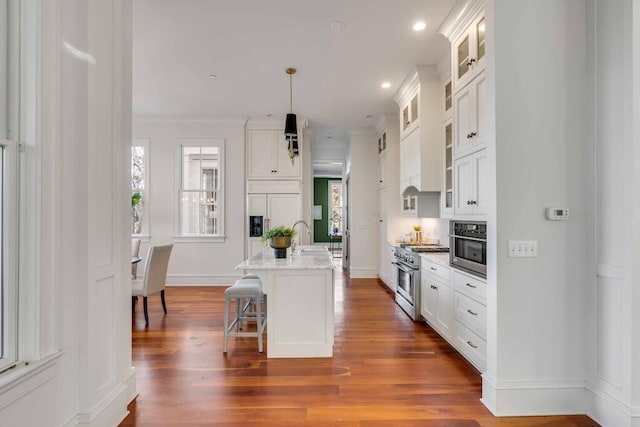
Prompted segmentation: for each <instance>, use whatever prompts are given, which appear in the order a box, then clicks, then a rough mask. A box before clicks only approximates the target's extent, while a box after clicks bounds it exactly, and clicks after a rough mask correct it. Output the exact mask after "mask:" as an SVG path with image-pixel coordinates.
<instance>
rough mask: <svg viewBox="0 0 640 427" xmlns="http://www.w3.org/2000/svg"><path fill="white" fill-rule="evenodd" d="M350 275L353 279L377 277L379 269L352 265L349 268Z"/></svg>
mask: <svg viewBox="0 0 640 427" xmlns="http://www.w3.org/2000/svg"><path fill="white" fill-rule="evenodd" d="M349 276H351V278H352V279H377V278H378V270H377V269H376V268H357V267H351V268H350V269H349Z"/></svg>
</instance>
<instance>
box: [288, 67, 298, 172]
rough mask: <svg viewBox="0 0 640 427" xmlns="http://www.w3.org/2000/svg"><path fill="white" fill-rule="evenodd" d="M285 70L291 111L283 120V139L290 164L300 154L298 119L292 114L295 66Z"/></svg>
mask: <svg viewBox="0 0 640 427" xmlns="http://www.w3.org/2000/svg"><path fill="white" fill-rule="evenodd" d="M285 72H286V73H287V74H288V75H289V103H290V104H289V105H290V108H291V110H290V111H291V112H290V113H289V114H287V118H286V119H285V121H284V139H285V140H286V141H287V149H288V150H289V157H291V164H293V159H294V158H295V157H297V156H299V155H300V150H299V148H298V119H297V118H296V115H295V114H293V79H292V77H293V75H294V74H295V73H296V69H295V68H287V69H286V70H285Z"/></svg>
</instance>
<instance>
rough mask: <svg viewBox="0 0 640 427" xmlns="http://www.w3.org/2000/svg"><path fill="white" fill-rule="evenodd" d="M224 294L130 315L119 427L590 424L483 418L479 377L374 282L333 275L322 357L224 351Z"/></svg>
mask: <svg viewBox="0 0 640 427" xmlns="http://www.w3.org/2000/svg"><path fill="white" fill-rule="evenodd" d="M338 276H340V274H338ZM224 289H225V288H224V287H172V288H168V289H167V292H166V294H167V308H168V310H169V312H168V314H167V315H166V316H164V315H163V313H162V308H161V304H160V300H159V297H158V298H157V301H156V298H151V297H150V298H149V309H150V311H149V327H148V328H145V324H144V318H143V315H142V310H141V309H140V310H139V311H138V312H136V313H135V315H134V321H133V365H134V366H135V367H136V369H137V386H138V392H139V395H138V397H137V399H136V400H135V401H134V402H133V403H132V404H131V405H130V406H129V410H130V411H131V413H130V414H129V416H128V417H127V418H126V419H125V420H124V421H123V423H122V424H121V425H122V426H189V427H196V426H198V427H205V426H207V427H213V426H229V427H234V426H237V427H240V426H265V427H276V426H277V427H284V426H307V427H312V426H313V427H334V426H335V427H337V426H341V427H417V426H425V427H445V426H446V427H472V426H474V427H477V426H482V427H493V426H496V427H516V426H518V427H520V426H522V427H525V426H531V427H533V426H540V427H542V426H545V427H546V426H554V427H555V426H558V427H587V426H588V427H592V426H597V424H596V423H595V422H593V421H592V420H590V419H589V418H588V417H586V416H560V417H527V418H494V417H493V416H492V415H491V413H490V412H489V411H488V410H487V409H486V408H485V407H484V406H483V405H482V403H480V401H479V399H480V396H481V381H480V375H479V373H478V372H477V371H476V370H475V369H474V368H473V367H472V366H471V365H469V364H468V363H467V362H466V361H465V360H464V359H463V358H462V357H461V356H459V355H458V354H457V353H456V352H455V351H454V350H453V348H451V347H450V346H449V345H448V344H447V343H446V342H445V341H444V340H442V339H441V338H439V336H438V335H437V334H436V333H435V332H433V331H432V330H431V329H430V328H429V327H428V326H427V325H426V324H424V323H422V322H419V323H414V322H412V321H411V320H410V319H409V317H408V316H407V315H405V314H404V313H403V312H402V310H400V308H399V307H398V306H397V305H396V304H395V303H394V302H393V298H392V295H391V294H390V293H389V292H387V291H386V287H385V286H384V285H383V284H381V283H380V282H378V281H377V280H374V279H354V280H350V279H348V278H347V277H339V278H338V280H337V282H336V313H335V323H336V330H335V346H334V357H333V358H330V359H320V358H318V359H269V360H267V358H266V349H265V353H262V354H261V353H258V348H257V341H256V339H255V338H230V339H229V350H228V351H229V352H228V354H227V355H224V354H223V353H222V342H223V326H222V325H223V309H224V297H223V292H224ZM310 303H312V302H310ZM265 345H266V340H265Z"/></svg>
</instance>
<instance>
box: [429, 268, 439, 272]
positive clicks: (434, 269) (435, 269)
mask: <svg viewBox="0 0 640 427" xmlns="http://www.w3.org/2000/svg"><path fill="white" fill-rule="evenodd" d="M429 268H430V269H431V270H433V271H437V270H438V269H437V268H433V267H429Z"/></svg>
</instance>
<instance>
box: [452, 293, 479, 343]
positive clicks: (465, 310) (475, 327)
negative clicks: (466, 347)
mask: <svg viewBox="0 0 640 427" xmlns="http://www.w3.org/2000/svg"><path fill="white" fill-rule="evenodd" d="M454 304H455V313H456V320H457V321H459V322H460V323H462V324H463V325H465V326H467V327H468V328H469V329H471V330H472V331H473V332H475V333H476V334H478V335H480V336H481V337H482V338H483V339H486V338H487V308H486V307H485V306H484V305H482V304H480V303H479V302H478V301H476V300H473V299H471V298H469V297H468V296H466V295H463V294H461V293H460V292H458V291H456V292H455V302H454Z"/></svg>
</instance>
